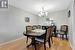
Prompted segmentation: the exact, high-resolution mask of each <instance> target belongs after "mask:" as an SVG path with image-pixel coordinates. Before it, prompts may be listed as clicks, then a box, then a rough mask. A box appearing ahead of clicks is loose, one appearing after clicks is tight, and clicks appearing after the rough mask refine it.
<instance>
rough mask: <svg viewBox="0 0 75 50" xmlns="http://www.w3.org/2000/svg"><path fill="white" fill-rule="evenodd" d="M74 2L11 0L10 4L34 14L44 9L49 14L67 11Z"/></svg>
mask: <svg viewBox="0 0 75 50" xmlns="http://www.w3.org/2000/svg"><path fill="white" fill-rule="evenodd" d="M71 1H72V0H9V4H10V5H13V6H15V7H17V8H20V9H23V10H25V11H28V12H30V13H33V14H37V13H38V12H40V11H41V8H42V7H44V8H45V10H46V11H48V12H55V11H60V10H65V9H67V8H68V6H69V5H70V3H71Z"/></svg>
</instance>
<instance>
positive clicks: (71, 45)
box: [69, 41, 73, 49]
mask: <svg viewBox="0 0 75 50" xmlns="http://www.w3.org/2000/svg"><path fill="white" fill-rule="evenodd" d="M69 44H70V47H71V48H72V49H73V46H72V44H71V42H70V41H69Z"/></svg>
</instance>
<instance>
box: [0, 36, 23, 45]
mask: <svg viewBox="0 0 75 50" xmlns="http://www.w3.org/2000/svg"><path fill="white" fill-rule="evenodd" d="M23 38H24V37H21V38H17V39H14V40H11V41H8V42H5V43H1V44H0V46H2V45H5V44H8V43H12V42H15V41H17V40H20V39H23Z"/></svg>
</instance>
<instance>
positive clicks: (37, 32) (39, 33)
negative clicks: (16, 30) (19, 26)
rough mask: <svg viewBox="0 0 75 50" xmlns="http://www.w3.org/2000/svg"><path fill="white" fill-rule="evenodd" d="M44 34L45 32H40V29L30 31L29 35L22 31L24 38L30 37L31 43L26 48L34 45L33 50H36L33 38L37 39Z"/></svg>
mask: <svg viewBox="0 0 75 50" xmlns="http://www.w3.org/2000/svg"><path fill="white" fill-rule="evenodd" d="M45 32H46V30H42V29H35V30H32V31H31V32H29V33H26V31H24V32H23V34H24V35H25V36H29V37H32V38H31V40H32V41H31V43H30V44H29V45H28V46H27V47H29V46H30V45H34V47H35V50H36V41H35V38H36V37H39V36H41V35H43V34H45Z"/></svg>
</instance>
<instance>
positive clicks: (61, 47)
mask: <svg viewBox="0 0 75 50" xmlns="http://www.w3.org/2000/svg"><path fill="white" fill-rule="evenodd" d="M25 39H26V38H23V39H20V40H17V41H15V42H12V43H8V44H5V45H2V46H0V50H34V46H31V47H29V48H27V47H26V46H27V45H28V44H29V43H30V41H31V40H30V39H29V42H28V44H26V40H25ZM46 46H47V50H72V49H71V47H70V44H69V42H68V41H66V40H61V39H59V38H54V37H53V44H52V43H51V48H49V47H48V44H46ZM37 50H44V47H43V44H41V45H40V44H38V45H37Z"/></svg>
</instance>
